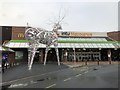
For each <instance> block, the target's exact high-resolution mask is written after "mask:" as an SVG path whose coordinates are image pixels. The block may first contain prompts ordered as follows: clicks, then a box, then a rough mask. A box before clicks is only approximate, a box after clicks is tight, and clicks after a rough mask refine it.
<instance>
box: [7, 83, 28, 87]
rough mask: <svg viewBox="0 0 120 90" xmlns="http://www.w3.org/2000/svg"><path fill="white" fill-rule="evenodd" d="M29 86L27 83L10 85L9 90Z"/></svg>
mask: <svg viewBox="0 0 120 90" xmlns="http://www.w3.org/2000/svg"><path fill="white" fill-rule="evenodd" d="M27 85H28V84H27V83H25V84H22V83H20V84H13V85H10V86H9V87H8V88H15V87H21V86H24V87H25V86H27Z"/></svg>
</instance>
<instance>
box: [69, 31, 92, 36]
mask: <svg viewBox="0 0 120 90" xmlns="http://www.w3.org/2000/svg"><path fill="white" fill-rule="evenodd" d="M70 36H83V37H85V36H87V37H88V36H92V33H83V32H70Z"/></svg>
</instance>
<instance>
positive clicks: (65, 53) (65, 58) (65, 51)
mask: <svg viewBox="0 0 120 90" xmlns="http://www.w3.org/2000/svg"><path fill="white" fill-rule="evenodd" d="M67 55H68V53H67V49H65V50H64V61H65V62H67Z"/></svg>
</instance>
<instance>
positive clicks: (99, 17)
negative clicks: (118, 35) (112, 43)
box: [0, 0, 119, 32]
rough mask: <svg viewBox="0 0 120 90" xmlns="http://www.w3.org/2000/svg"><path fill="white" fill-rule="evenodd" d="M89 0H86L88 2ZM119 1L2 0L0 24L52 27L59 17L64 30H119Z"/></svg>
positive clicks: (0, 2)
mask: <svg viewBox="0 0 120 90" xmlns="http://www.w3.org/2000/svg"><path fill="white" fill-rule="evenodd" d="M88 1H89V2H88ZM118 1H119V0H104V1H101V0H64V1H63V0H61V1H56V0H12V1H11V0H1V1H0V25H1V26H26V23H27V22H28V23H29V25H30V26H33V27H41V28H45V29H47V30H51V29H52V25H53V23H54V22H55V21H56V20H58V16H59V12H60V11H61V13H60V16H61V17H62V16H64V15H65V16H66V17H65V19H64V20H63V21H62V28H63V30H64V31H85V32H86V31H90V32H91V31H93V32H96V31H99V32H104V31H105V32H106V31H114V30H118Z"/></svg>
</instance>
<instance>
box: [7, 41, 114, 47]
mask: <svg viewBox="0 0 120 90" xmlns="http://www.w3.org/2000/svg"><path fill="white" fill-rule="evenodd" d="M5 46H7V47H9V48H29V45H28V43H27V42H20V43H18V42H9V43H7V44H6V45H5ZM38 47H39V48H45V47H46V46H45V45H44V44H39V46H38ZM50 47H51V48H54V46H53V45H52V46H50ZM58 48H115V45H113V44H110V43H58Z"/></svg>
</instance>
